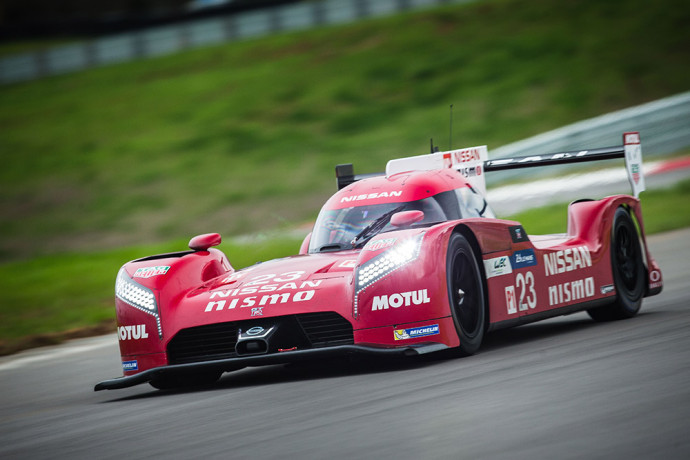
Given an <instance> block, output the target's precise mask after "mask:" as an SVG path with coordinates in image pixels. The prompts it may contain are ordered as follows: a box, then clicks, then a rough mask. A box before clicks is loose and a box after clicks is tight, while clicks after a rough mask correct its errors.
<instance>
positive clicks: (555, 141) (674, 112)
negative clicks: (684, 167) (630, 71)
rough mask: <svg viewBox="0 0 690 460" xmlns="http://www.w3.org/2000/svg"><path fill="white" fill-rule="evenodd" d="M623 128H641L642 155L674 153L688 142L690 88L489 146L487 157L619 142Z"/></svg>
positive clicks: (496, 177)
mask: <svg viewBox="0 0 690 460" xmlns="http://www.w3.org/2000/svg"><path fill="white" fill-rule="evenodd" d="M626 131H639V132H640V137H641V139H642V152H643V155H644V156H645V157H648V156H654V155H659V154H665V153H673V152H676V151H678V150H680V149H683V148H686V147H688V146H690V92H686V93H681V94H678V95H675V96H671V97H667V98H664V99H659V100H656V101H653V102H649V103H647V104H642V105H638V106H635V107H631V108H628V109H624V110H619V111H617V112H611V113H608V114H606V115H602V116H599V117H595V118H590V119H589V120H584V121H580V122H577V123H574V124H572V125H568V126H564V127H562V128H558V129H555V130H553V131H548V132H546V133H543V134H539V135H537V136H534V137H530V138H528V139H524V140H521V141H518V142H514V143H512V144H508V145H504V146H502V147H499V148H496V149H489V157H490V158H492V159H494V158H505V157H514V156H522V155H541V154H546V153H558V152H567V151H571V150H577V149H582V148H595V147H609V146H613V145H621V144H622V142H623V141H622V138H621V135H622V134H623V133H624V132H626ZM555 168H560V167H555ZM555 168H554V167H550V169H549V172H553V171H554V169H555ZM519 175H524V173H521V172H519V171H518V172H516V171H506V172H499V173H495V174H493V175H492V176H491V179H494V180H496V181H502V180H506V179H509V178H512V177H516V176H519ZM487 179H488V177H487Z"/></svg>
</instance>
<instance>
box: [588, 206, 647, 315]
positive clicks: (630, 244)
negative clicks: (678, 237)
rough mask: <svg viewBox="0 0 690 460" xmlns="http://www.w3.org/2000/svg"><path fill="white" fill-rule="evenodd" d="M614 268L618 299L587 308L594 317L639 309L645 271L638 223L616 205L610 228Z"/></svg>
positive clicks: (626, 312)
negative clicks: (603, 304) (602, 305)
mask: <svg viewBox="0 0 690 460" xmlns="http://www.w3.org/2000/svg"><path fill="white" fill-rule="evenodd" d="M611 268H612V270H613V282H614V286H615V288H616V300H615V301H614V303H613V304H611V305H606V306H604V307H599V308H593V309H591V310H587V313H589V316H591V317H592V319H594V320H595V321H612V320H616V319H625V318H632V317H633V316H635V315H636V314H637V312H638V311H639V310H640V306H641V305H642V297H643V295H644V290H645V279H646V271H645V267H644V262H643V260H642V248H641V246H640V240H639V238H638V237H637V230H636V229H635V224H634V223H633V220H632V218H631V217H630V214H629V213H628V211H626V210H625V209H624V208H618V209H616V213H615V215H614V217H613V227H612V229H611Z"/></svg>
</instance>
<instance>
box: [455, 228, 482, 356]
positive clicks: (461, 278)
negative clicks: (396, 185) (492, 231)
mask: <svg viewBox="0 0 690 460" xmlns="http://www.w3.org/2000/svg"><path fill="white" fill-rule="evenodd" d="M481 273H482V272H481V270H480V268H479V263H478V262H477V258H476V257H475V255H474V252H473V251H472V247H471V246H470V243H469V242H468V241H467V239H466V238H465V237H464V236H462V235H460V234H459V233H454V234H453V235H452V236H451V237H450V241H449V242H448V253H447V255H446V281H447V285H448V301H449V302H450V310H451V314H452V315H453V321H454V322H455V329H456V331H457V334H458V338H459V339H460V347H459V348H458V353H459V354H460V355H461V356H468V355H472V354H474V353H476V352H477V350H478V349H479V346H480V345H481V343H482V339H483V338H484V326H485V322H486V313H485V310H484V283H483V281H482V274H481Z"/></svg>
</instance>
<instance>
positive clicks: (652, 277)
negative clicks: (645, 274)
mask: <svg viewBox="0 0 690 460" xmlns="http://www.w3.org/2000/svg"><path fill="white" fill-rule="evenodd" d="M649 281H650V283H649V289H656V288H658V287H661V285H662V284H661V272H660V271H659V270H652V271H651V272H649Z"/></svg>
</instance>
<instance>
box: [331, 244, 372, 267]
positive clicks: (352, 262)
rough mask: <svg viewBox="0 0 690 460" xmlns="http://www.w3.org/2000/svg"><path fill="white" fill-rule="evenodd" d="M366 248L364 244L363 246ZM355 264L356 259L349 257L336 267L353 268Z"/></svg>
mask: <svg viewBox="0 0 690 460" xmlns="http://www.w3.org/2000/svg"><path fill="white" fill-rule="evenodd" d="M365 248H366V246H365ZM356 266H357V260H356V259H349V260H343V261H342V262H340V265H338V267H340V268H355V267H356Z"/></svg>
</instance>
